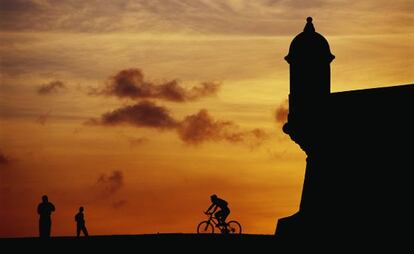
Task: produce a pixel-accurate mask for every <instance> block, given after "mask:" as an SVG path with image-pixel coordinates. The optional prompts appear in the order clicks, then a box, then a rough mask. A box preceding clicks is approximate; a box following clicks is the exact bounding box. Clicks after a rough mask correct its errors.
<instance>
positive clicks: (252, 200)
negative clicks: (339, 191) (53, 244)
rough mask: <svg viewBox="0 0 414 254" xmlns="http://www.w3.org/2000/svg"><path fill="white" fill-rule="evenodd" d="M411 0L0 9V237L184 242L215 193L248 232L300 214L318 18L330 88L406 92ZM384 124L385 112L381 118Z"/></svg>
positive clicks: (22, 3)
mask: <svg viewBox="0 0 414 254" xmlns="http://www.w3.org/2000/svg"><path fill="white" fill-rule="evenodd" d="M413 12H414V4H413V3H412V2H411V1H409V0H394V1H388V0H365V1H356V0H351V1H345V0H329V1H328V0H306V1H305V0H256V1H248V0H125V1H112V0H90V1H83V0H59V1H58V0H0V40H1V42H2V43H1V44H0V204H1V209H0V218H2V223H1V225H0V237H16V236H17V237H21V236H36V235H37V234H38V215H37V213H36V207H37V205H38V204H39V203H40V202H41V196H42V195H44V194H47V195H48V196H49V200H50V201H51V202H52V203H53V204H54V205H55V206H56V212H55V213H53V215H52V220H53V225H52V235H74V234H75V226H76V225H75V221H74V215H75V214H76V212H77V210H78V208H79V207H80V206H84V207H85V219H86V226H87V227H88V231H89V232H90V234H91V235H104V234H144V233H145V234H146V233H174V232H178V233H194V232H195V231H196V226H197V224H198V223H199V222H200V221H202V220H204V219H205V215H204V214H203V211H204V210H206V209H207V208H208V206H209V205H210V199H209V197H210V195H211V194H213V193H215V194H217V195H218V196H219V197H222V198H223V199H225V200H227V201H228V203H229V207H230V209H231V213H230V215H229V218H228V219H229V220H231V219H235V220H238V221H239V222H240V223H241V224H242V226H243V232H245V233H251V234H273V233H274V231H275V227H276V222H277V219H279V218H282V217H285V216H289V215H291V214H293V213H295V212H296V211H297V210H298V207H299V203H300V198H301V190H302V184H303V177H304V170H305V158H306V155H305V154H304V153H303V152H302V151H301V150H300V148H299V147H298V146H297V145H296V144H295V143H294V142H293V141H291V140H290V139H289V137H288V136H286V135H285V134H284V133H283V132H282V131H281V128H282V125H283V123H284V122H285V119H286V115H287V110H288V109H287V97H288V94H289V83H288V82H289V72H288V70H289V66H288V64H287V63H286V62H285V60H284V59H283V58H284V56H285V55H286V54H287V53H288V49H289V44H290V42H291V41H292V39H293V38H294V36H296V35H297V34H298V33H300V32H301V31H302V30H303V27H304V25H305V22H306V21H305V20H306V17H308V16H312V17H313V23H314V26H315V28H316V31H317V32H319V33H321V34H322V35H324V36H325V37H326V38H327V40H328V41H329V43H330V47H331V51H332V53H333V54H334V55H335V56H336V58H335V60H334V61H333V62H332V63H331V72H332V78H331V84H332V85H331V90H332V91H333V92H336V91H347V90H355V89H365V88H373V87H383V86H391V85H402V84H408V83H413V73H414V72H413V68H414V67H413V66H414V65H413V59H414V57H413V56H414V47H413V45H414V43H413V35H414V26H413V17H412V13H413ZM385 117H387V116H384V118H385Z"/></svg>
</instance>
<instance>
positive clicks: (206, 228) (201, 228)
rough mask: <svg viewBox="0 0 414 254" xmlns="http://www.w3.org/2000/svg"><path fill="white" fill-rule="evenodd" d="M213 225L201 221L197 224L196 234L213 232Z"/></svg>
mask: <svg viewBox="0 0 414 254" xmlns="http://www.w3.org/2000/svg"><path fill="white" fill-rule="evenodd" d="M213 233H214V227H213V225H212V224H211V223H210V222H209V221H202V222H200V224H198V226H197V234H213Z"/></svg>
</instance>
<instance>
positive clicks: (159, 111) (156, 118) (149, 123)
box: [86, 101, 178, 130]
mask: <svg viewBox="0 0 414 254" xmlns="http://www.w3.org/2000/svg"><path fill="white" fill-rule="evenodd" d="M86 123H87V124H97V125H106V126H115V125H120V124H130V125H134V126H136V127H148V128H157V129H161V130H162V129H171V128H176V126H177V124H178V123H177V122H176V120H174V119H173V118H172V117H171V115H170V112H169V110H168V109H167V108H165V107H162V106H157V105H155V103H153V102H150V101H141V102H138V103H137V104H135V105H132V106H125V107H122V108H119V109H116V110H114V111H112V112H108V113H105V114H103V115H102V116H101V117H100V118H99V119H90V120H89V121H87V122H86Z"/></svg>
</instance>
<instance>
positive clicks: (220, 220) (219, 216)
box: [214, 210, 224, 226]
mask: <svg viewBox="0 0 414 254" xmlns="http://www.w3.org/2000/svg"><path fill="white" fill-rule="evenodd" d="M214 217H216V219H217V220H218V222H219V224H218V225H219V226H221V225H224V220H223V211H222V210H220V211H218V212H216V213H215V214H214Z"/></svg>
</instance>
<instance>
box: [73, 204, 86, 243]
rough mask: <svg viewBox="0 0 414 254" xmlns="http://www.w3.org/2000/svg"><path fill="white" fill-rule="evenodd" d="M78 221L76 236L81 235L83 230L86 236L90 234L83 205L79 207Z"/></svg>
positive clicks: (76, 219)
mask: <svg viewBox="0 0 414 254" xmlns="http://www.w3.org/2000/svg"><path fill="white" fill-rule="evenodd" d="M75 221H76V236H77V237H79V236H80V232H81V231H82V232H83V234H84V235H85V236H88V230H87V229H86V226H85V216H84V215H83V206H81V207H79V212H78V213H77V214H76V215H75Z"/></svg>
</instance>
